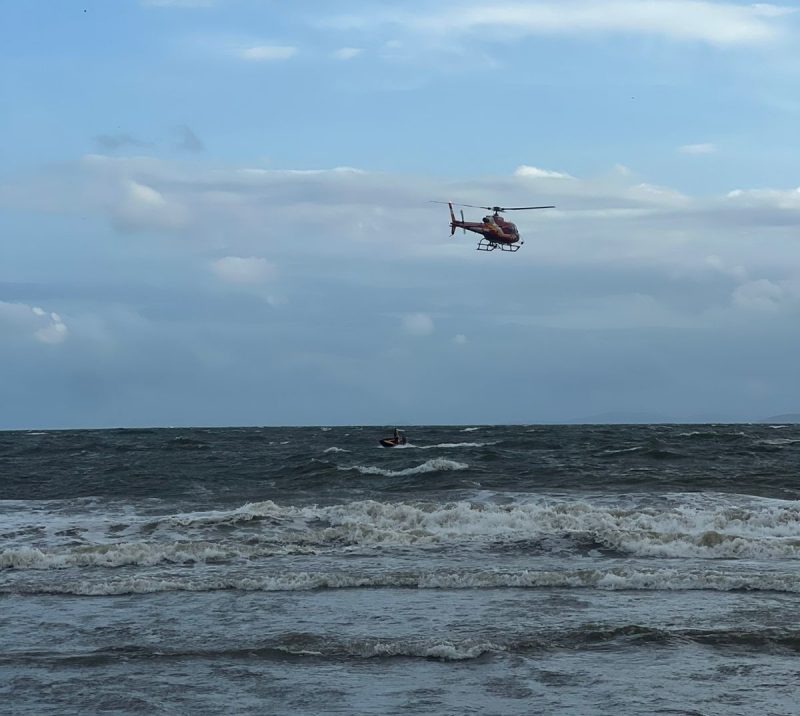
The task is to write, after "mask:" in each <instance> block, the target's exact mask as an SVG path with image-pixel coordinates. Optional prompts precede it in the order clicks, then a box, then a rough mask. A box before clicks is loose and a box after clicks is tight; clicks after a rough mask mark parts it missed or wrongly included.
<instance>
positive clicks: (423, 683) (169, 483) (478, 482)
mask: <svg viewBox="0 0 800 716" xmlns="http://www.w3.org/2000/svg"><path fill="white" fill-rule="evenodd" d="M401 427H402V426H401ZM389 432H390V431H389V430H387V429H380V428H366V427H364V428H360V427H349V428H343V427H337V428H241V429H164V430H98V431H30V432H6V433H0V712H3V713H14V714H37V715H38V714H51V713H58V714H61V713H81V714H90V713H119V714H128V713H146V714H153V713H165V712H169V713H171V714H212V713H213V714H217V713H239V714H458V715H462V714H498V715H499V714H502V715H504V716H505V715H510V714H567V713H569V714H615V716H622V715H627V714H703V715H706V716H711V715H712V714H714V715H717V714H718V715H720V716H723V715H724V716H734V715H736V714H742V715H745V714H746V715H748V716H749V715H751V714H758V715H759V716H768V715H770V714H775V715H778V714H780V715H781V716H785V715H787V714H798V713H800V686H799V685H800V426H789V425H695V426H689V425H679V426H677V425H676V426H502V427H501V426H493V427H483V426H460V427H416V428H408V435H409V439H410V444H409V445H407V446H404V447H400V448H394V449H384V448H381V447H379V445H378V439H379V438H381V437H384V436H386V435H388V434H389Z"/></svg>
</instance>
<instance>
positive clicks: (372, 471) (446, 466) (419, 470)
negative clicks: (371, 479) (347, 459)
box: [339, 457, 469, 477]
mask: <svg viewBox="0 0 800 716" xmlns="http://www.w3.org/2000/svg"><path fill="white" fill-rule="evenodd" d="M339 469H340V470H355V471H356V472H360V473H361V474H362V475H383V476H384V477H407V476H408V475H422V474H424V473H427V472H445V471H448V470H468V469H469V465H467V464H466V463H463V462H456V461H455V460H445V459H444V458H441V457H437V458H434V459H432V460H427V461H426V462H424V463H422V464H421V465H417V466H416V467H407V468H405V469H404V470H384V469H383V468H382V467H374V466H372V465H353V466H352V467H340V468H339Z"/></svg>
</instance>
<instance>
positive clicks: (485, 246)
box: [477, 239, 522, 253]
mask: <svg viewBox="0 0 800 716" xmlns="http://www.w3.org/2000/svg"><path fill="white" fill-rule="evenodd" d="M521 246H522V243H521V242H520V243H519V244H501V243H497V242H495V241H489V240H488V239H481V240H480V241H479V242H478V246H477V250H478V251H494V250H495V249H500V251H510V252H511V253H514V252H516V251H519V249H520V247H521Z"/></svg>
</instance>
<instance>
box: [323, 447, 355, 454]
mask: <svg viewBox="0 0 800 716" xmlns="http://www.w3.org/2000/svg"><path fill="white" fill-rule="evenodd" d="M322 452H327V453H332V452H350V451H349V450H346V449H345V448H340V447H329V448H325V450H323V451H322Z"/></svg>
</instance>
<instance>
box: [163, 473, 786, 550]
mask: <svg viewBox="0 0 800 716" xmlns="http://www.w3.org/2000/svg"><path fill="white" fill-rule="evenodd" d="M466 468H467V465H465V464H463V463H455V462H452V461H448V460H441V459H437V460H431V461H428V462H426V463H424V464H423V465H420V466H418V467H416V468H408V469H407V470H400V471H396V472H393V471H390V470H383V469H381V468H374V467H362V466H356V467H354V468H341V469H355V470H358V471H359V472H361V471H364V472H365V474H380V475H385V476H389V477H393V476H401V475H414V474H419V473H424V472H430V471H433V470H442V469H444V470H447V469H452V470H463V469H466ZM698 499H699V498H698ZM721 499H722V498H720V501H714V500H711V501H710V504H708V505H705V506H704V505H701V504H697V505H687V504H685V503H681V504H678V505H677V506H674V507H669V506H660V507H653V506H651V507H636V506H631V507H626V508H622V507H619V506H607V505H593V504H591V503H588V502H581V501H574V502H567V501H554V500H548V501H543V500H540V501H531V502H516V503H512V504H501V505H498V504H491V503H487V502H485V501H482V502H478V501H469V502H468V501H463V500H462V501H454V502H448V503H424V502H415V503H410V502H376V501H372V500H363V501H356V502H350V503H346V504H340V505H330V506H322V507H320V506H312V507H291V506H286V507H283V506H280V505H277V504H276V503H274V502H271V501H269V500H267V501H264V502H257V503H249V504H246V505H243V506H242V507H240V508H238V509H236V510H230V511H218V512H205V513H190V514H184V515H173V516H169V517H166V518H164V519H163V520H162V523H163V524H165V525H168V526H169V525H172V526H180V527H191V528H194V527H214V526H217V525H229V526H236V525H239V524H247V523H250V522H252V521H254V520H262V521H266V523H264V522H261V523H259V524H262V525H263V528H266V527H267V526H269V528H270V529H271V530H272V535H273V539H275V540H281V539H282V540H285V541H286V543H287V544H289V543H295V542H297V541H298V540H300V539H302V544H304V545H320V546H324V545H361V546H365V547H370V546H376V545H425V544H442V543H453V544H458V543H463V544H470V543H473V544H474V543H486V544H491V543H494V542H498V541H499V542H503V543H513V542H515V541H520V542H523V543H524V542H529V541H530V540H536V539H543V538H547V537H557V538H559V539H563V538H569V537H570V536H574V537H575V538H577V539H578V540H579V541H581V542H582V543H586V542H587V541H589V542H595V543H597V544H599V545H603V546H605V547H606V548H610V549H614V550H617V551H619V552H622V553H625V554H629V555H631V556H638V557H666V558H682V557H689V558H709V559H800V502H786V501H780V500H769V501H756V502H753V503H752V504H750V505H749V506H734V505H732V504H731V503H730V502H727V503H725V502H721Z"/></svg>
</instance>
